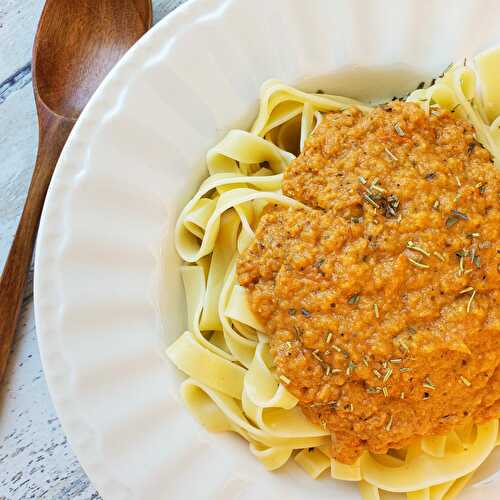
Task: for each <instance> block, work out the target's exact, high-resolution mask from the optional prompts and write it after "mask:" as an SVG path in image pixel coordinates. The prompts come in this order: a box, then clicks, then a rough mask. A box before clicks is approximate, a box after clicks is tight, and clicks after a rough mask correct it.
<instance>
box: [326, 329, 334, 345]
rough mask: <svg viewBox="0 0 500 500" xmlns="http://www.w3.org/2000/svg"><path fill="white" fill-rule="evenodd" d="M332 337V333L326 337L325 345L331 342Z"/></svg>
mask: <svg viewBox="0 0 500 500" xmlns="http://www.w3.org/2000/svg"><path fill="white" fill-rule="evenodd" d="M332 337H333V334H332V332H330V333H329V334H328V335H327V336H326V343H327V344H329V343H330V342H331V341H332Z"/></svg>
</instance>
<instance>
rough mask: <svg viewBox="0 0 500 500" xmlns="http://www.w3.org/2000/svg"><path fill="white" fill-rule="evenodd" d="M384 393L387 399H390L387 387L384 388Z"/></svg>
mask: <svg viewBox="0 0 500 500" xmlns="http://www.w3.org/2000/svg"><path fill="white" fill-rule="evenodd" d="M382 392H383V393H384V396H385V397H386V398H388V397H389V391H388V390H387V387H385V386H384V387H382Z"/></svg>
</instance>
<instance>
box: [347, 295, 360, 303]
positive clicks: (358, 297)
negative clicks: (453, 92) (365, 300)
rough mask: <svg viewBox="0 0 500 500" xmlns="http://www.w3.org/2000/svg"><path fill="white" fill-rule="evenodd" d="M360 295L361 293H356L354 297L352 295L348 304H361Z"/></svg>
mask: <svg viewBox="0 0 500 500" xmlns="http://www.w3.org/2000/svg"><path fill="white" fill-rule="evenodd" d="M359 299H360V295H359V293H355V294H354V295H351V296H350V297H349V300H348V301H347V303H348V304H351V305H355V304H357V303H358V302H359Z"/></svg>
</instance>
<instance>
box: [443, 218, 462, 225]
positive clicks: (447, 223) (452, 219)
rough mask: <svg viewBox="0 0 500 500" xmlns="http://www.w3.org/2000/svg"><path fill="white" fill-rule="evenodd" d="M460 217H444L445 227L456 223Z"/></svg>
mask: <svg viewBox="0 0 500 500" xmlns="http://www.w3.org/2000/svg"><path fill="white" fill-rule="evenodd" d="M459 220H460V219H459V218H458V217H448V218H447V219H446V227H451V226H453V225H454V224H456V223H457V222H458V221H459Z"/></svg>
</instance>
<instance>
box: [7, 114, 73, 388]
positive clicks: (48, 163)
mask: <svg viewBox="0 0 500 500" xmlns="http://www.w3.org/2000/svg"><path fill="white" fill-rule="evenodd" d="M39 111H40V110H39ZM39 122H40V123H39V125H40V133H39V141H38V154H37V158H36V163H35V169H34V171H33V177H32V178H31V183H30V187H29V190H28V196H27V199H26V203H25V205H24V210H23V213H22V215H21V219H20V221H19V225H18V226H17V231H16V235H15V237H14V241H13V243H12V246H11V248H10V252H9V256H8V257H7V262H6V263H5V267H4V269H3V272H2V277H1V278H0V382H1V381H2V379H3V376H4V374H5V370H6V368H7V362H8V359H9V354H10V349H11V345H12V340H13V338H14V333H15V331H16V326H17V319H18V316H19V311H20V309H21V302H22V298H23V290H24V285H25V282H26V275H27V270H28V266H29V264H30V262H31V256H32V254H33V246H34V244H35V238H36V232H37V228H38V222H39V220H40V215H41V213H42V207H43V202H44V200H45V195H46V193H47V189H48V187H49V182H50V179H51V177H52V173H53V171H54V167H55V166H56V163H57V160H58V158H59V155H60V153H61V150H62V148H63V146H64V143H65V142H66V139H67V138H68V135H69V133H70V132H71V129H72V128H73V125H74V121H73V120H67V119H64V118H62V117H57V116H54V115H52V116H51V115H49V114H48V113H43V110H42V113H39Z"/></svg>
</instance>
